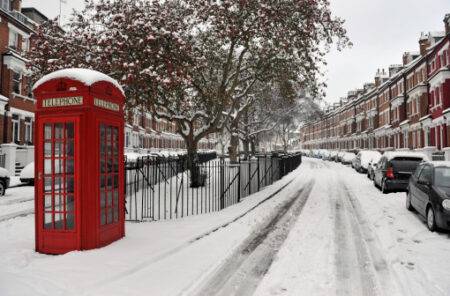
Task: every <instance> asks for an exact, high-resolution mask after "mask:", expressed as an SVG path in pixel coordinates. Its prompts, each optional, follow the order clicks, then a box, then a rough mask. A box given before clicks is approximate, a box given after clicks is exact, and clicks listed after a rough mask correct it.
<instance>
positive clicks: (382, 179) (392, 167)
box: [373, 152, 427, 193]
mask: <svg viewBox="0 0 450 296" xmlns="http://www.w3.org/2000/svg"><path fill="white" fill-rule="evenodd" d="M424 160H427V157H426V155H425V154H422V153H419V152H386V153H384V154H383V156H382V157H381V158H380V161H379V162H378V163H377V164H376V165H375V167H374V178H373V183H374V185H375V186H376V187H380V188H381V191H382V192H383V193H388V192H389V191H393V190H395V191H404V190H406V188H407V187H408V182H409V178H410V177H411V175H412V174H413V173H414V171H415V170H416V168H417V166H418V165H419V163H421V162H422V161H424Z"/></svg>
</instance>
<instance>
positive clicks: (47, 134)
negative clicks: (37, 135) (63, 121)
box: [44, 123, 52, 140]
mask: <svg viewBox="0 0 450 296" xmlns="http://www.w3.org/2000/svg"><path fill="white" fill-rule="evenodd" d="M51 138H52V125H51V124H50V123H47V124H45V125H44V139H45V140H50V139H51Z"/></svg>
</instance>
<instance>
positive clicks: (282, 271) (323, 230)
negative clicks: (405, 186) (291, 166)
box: [255, 159, 450, 295]
mask: <svg viewBox="0 0 450 296" xmlns="http://www.w3.org/2000/svg"><path fill="white" fill-rule="evenodd" d="M304 163H305V164H309V165H310V166H312V167H316V168H317V170H316V172H315V173H314V174H315V179H316V180H317V182H316V187H315V189H313V191H312V192H311V196H310V199H309V200H308V203H307V205H306V207H305V209H304V210H303V213H302V215H301V216H300V217H299V219H298V220H297V224H296V226H295V227H294V228H293V229H292V231H291V234H290V236H289V237H288V239H287V240H286V242H285V244H284V245H283V247H282V248H281V250H280V252H279V253H278V260H276V261H275V262H274V264H273V265H272V266H271V268H270V270H269V272H268V273H267V274H266V277H265V278H264V279H263V281H262V282H261V284H260V286H259V288H258V290H257V291H256V293H255V295H335V294H336V295H450V282H449V281H448V279H450V270H449V269H448V268H447V267H448V266H450V241H449V238H450V236H449V234H448V233H431V232H429V231H428V229H427V228H426V225H425V222H424V221H423V219H422V218H421V217H419V216H418V215H417V214H414V213H411V212H409V211H408V210H406V208H405V193H390V194H386V195H384V194H382V193H380V191H379V190H378V189H376V188H375V187H374V186H373V184H372V182H371V181H370V180H368V179H367V178H366V176H365V175H362V174H357V173H355V172H354V171H353V170H352V169H351V168H349V167H344V166H343V165H341V164H337V163H330V162H324V161H321V160H315V159H307V160H305V161H304ZM325 176H326V178H323V177H325Z"/></svg>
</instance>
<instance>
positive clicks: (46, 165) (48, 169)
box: [44, 159, 52, 175]
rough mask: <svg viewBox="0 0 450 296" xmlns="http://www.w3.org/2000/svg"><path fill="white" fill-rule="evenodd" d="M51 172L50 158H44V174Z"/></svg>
mask: <svg viewBox="0 0 450 296" xmlns="http://www.w3.org/2000/svg"><path fill="white" fill-rule="evenodd" d="M51 173H52V160H51V159H44V174H45V175H50V174H51Z"/></svg>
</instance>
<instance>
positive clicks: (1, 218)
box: [0, 207, 34, 222]
mask: <svg viewBox="0 0 450 296" xmlns="http://www.w3.org/2000/svg"><path fill="white" fill-rule="evenodd" d="M32 214H34V207H33V208H32V209H27V210H22V211H17V212H13V213H10V214H6V215H2V216H0V222H4V221H7V220H11V219H15V218H19V217H25V216H28V215H32Z"/></svg>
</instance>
